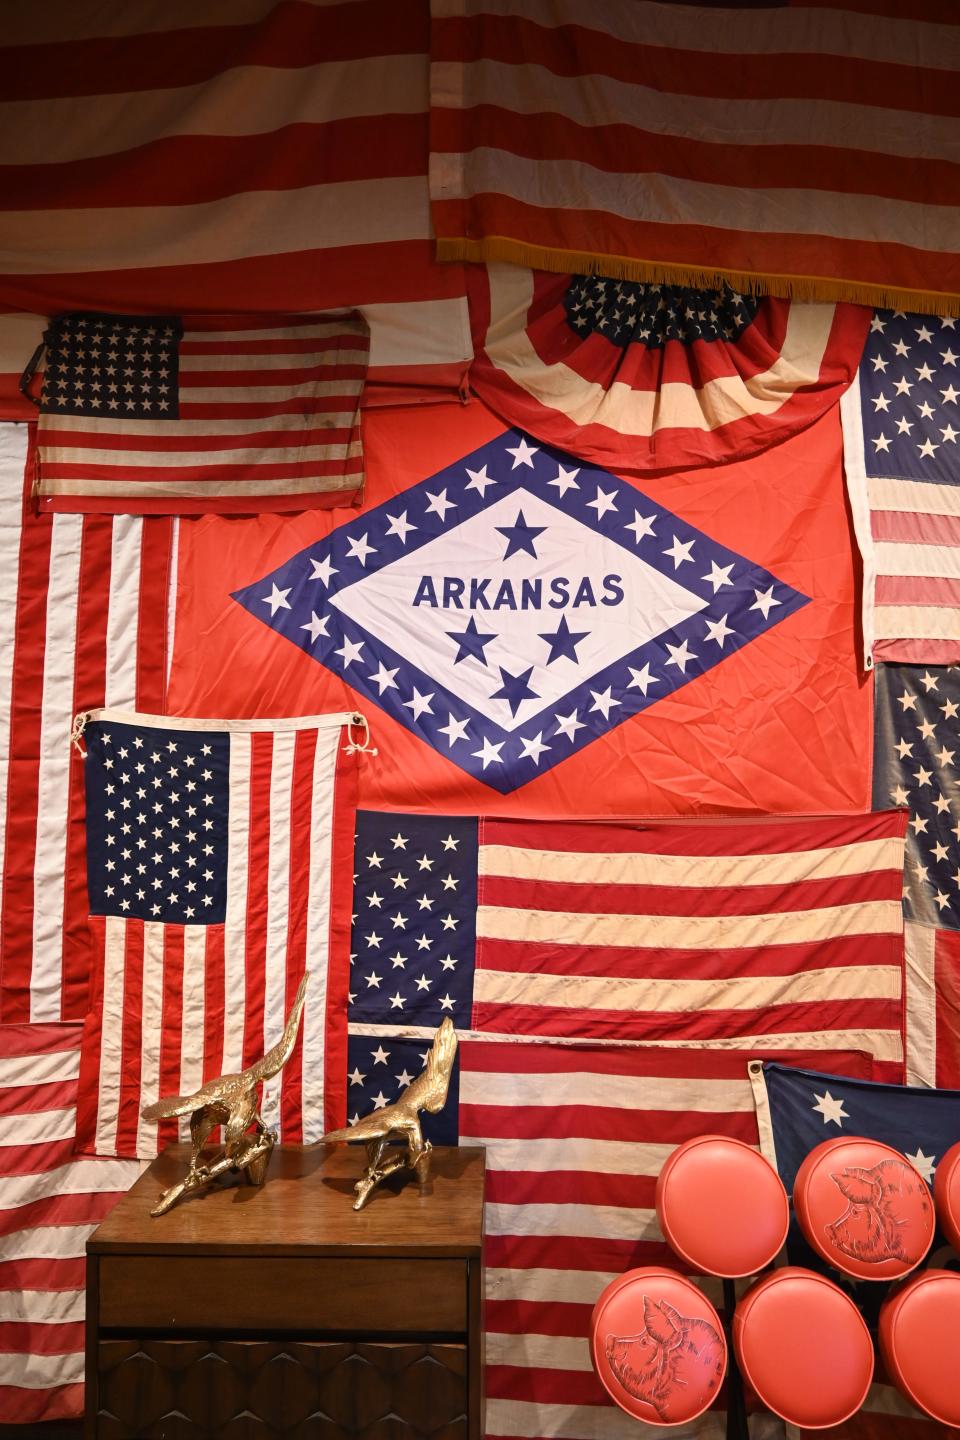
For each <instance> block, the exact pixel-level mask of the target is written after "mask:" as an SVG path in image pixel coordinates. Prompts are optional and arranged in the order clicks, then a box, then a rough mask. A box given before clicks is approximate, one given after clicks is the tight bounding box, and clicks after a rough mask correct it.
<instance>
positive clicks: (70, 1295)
mask: <svg viewBox="0 0 960 1440" xmlns="http://www.w3.org/2000/svg"><path fill="white" fill-rule="evenodd" d="M85 1300H86V1296H85V1295H84V1292H83V1291H82V1290H0V1323H8V1324H9V1323H10V1322H13V1323H14V1324H17V1325H71V1324H73V1325H76V1324H82V1323H83V1318H84V1313H85V1310H86V1305H85V1303H84V1302H85Z"/></svg>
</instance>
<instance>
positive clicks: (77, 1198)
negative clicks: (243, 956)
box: [0, 1024, 141, 1425]
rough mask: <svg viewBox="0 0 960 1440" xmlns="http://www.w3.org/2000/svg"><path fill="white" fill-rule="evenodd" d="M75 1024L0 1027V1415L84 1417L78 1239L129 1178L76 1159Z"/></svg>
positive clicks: (131, 1165) (129, 1167)
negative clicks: (74, 1149)
mask: <svg viewBox="0 0 960 1440" xmlns="http://www.w3.org/2000/svg"><path fill="white" fill-rule="evenodd" d="M82 1028H83V1027H82V1026H81V1025H79V1024H73V1025H44V1024H37V1025H29V1024H28V1025H3V1026H0V1418H2V1420H3V1421H5V1422H7V1423H10V1424H15V1425H27V1424H33V1423H36V1422H39V1421H46V1420H60V1419H67V1418H74V1417H77V1416H80V1415H82V1414H83V1351H84V1293H85V1272H86V1259H85V1250H86V1243H87V1238H88V1236H90V1235H91V1234H92V1233H93V1231H94V1230H95V1229H96V1227H97V1225H99V1223H100V1221H101V1220H103V1219H104V1217H105V1216H106V1215H108V1214H109V1213H110V1211H111V1210H112V1209H113V1207H114V1205H115V1204H116V1203H117V1201H118V1200H119V1199H120V1197H121V1195H122V1194H123V1193H124V1191H126V1190H128V1189H129V1187H130V1186H131V1185H132V1184H133V1182H134V1180H136V1178H137V1176H138V1175H139V1173H140V1170H141V1166H140V1165H139V1164H138V1163H137V1162H136V1161H131V1160H96V1159H89V1158H81V1159H77V1158H76V1157H75V1156H74V1153H73V1142H74V1132H75V1129H76V1107H77V1073H78V1070H79V1067H80V1036H81V1031H82Z"/></svg>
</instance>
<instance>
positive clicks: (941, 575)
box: [841, 310, 960, 668]
mask: <svg viewBox="0 0 960 1440" xmlns="http://www.w3.org/2000/svg"><path fill="white" fill-rule="evenodd" d="M957 326H958V321H957V320H956V318H954V317H952V316H948V315H915V314H907V313H905V312H904V311H902V310H896V311H894V310H877V311H876V312H875V314H874V316H873V319H872V321H871V325H870V333H869V335H868V336H867V344H866V347H865V349H864V353H863V359H862V360H861V362H860V369H859V373H858V375H857V379H856V380H855V382H854V384H853V385H852V386H851V387H850V389H849V390H848V391H847V392H846V394H845V395H844V397H843V399H842V401H841V415H842V419H843V452H844V466H845V469H846V473H847V486H848V489H849V492H850V502H851V507H852V509H853V519H854V526H855V529H856V535H857V541H858V544H859V546H860V551H861V554H862V556H863V570H864V583H863V634H864V651H865V656H866V664H867V666H868V668H869V666H870V665H872V664H873V663H874V661H876V660H899V661H906V662H908V663H912V664H923V663H927V664H934V665H936V664H947V663H949V662H951V661H954V660H957V659H960V444H958V441H960V364H958V362H960V333H958V329H957Z"/></svg>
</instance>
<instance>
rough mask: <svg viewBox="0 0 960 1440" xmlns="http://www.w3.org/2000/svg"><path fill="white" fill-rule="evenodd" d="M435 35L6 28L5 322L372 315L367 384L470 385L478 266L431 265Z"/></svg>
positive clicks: (404, 25) (268, 8)
mask: <svg viewBox="0 0 960 1440" xmlns="http://www.w3.org/2000/svg"><path fill="white" fill-rule="evenodd" d="M429 23H430V22H429V11H428V5H427V0H406V3H404V4H402V5H398V4H397V3H396V0H340V3H331V4H327V3H313V0H283V3H280V4H277V3H276V0H249V3H247V4H244V5H242V6H240V7H237V6H233V5H229V4H219V3H218V4H216V5H214V6H211V5H204V6H203V7H201V8H199V9H198V7H197V6H195V5H193V4H190V3H189V0H147V3H143V4H140V5H137V6H135V7H133V6H130V7H123V8H121V9H120V10H116V11H110V12H104V11H103V10H102V9H101V8H99V7H97V6H93V7H90V6H79V7H78V6H76V5H73V4H71V3H70V0H50V3H48V4H46V5H44V7H43V9H42V13H41V11H39V10H31V11H26V10H24V11H23V12H22V13H21V14H20V15H18V16H17V17H12V18H11V23H10V24H8V25H6V26H5V27H4V33H3V37H2V38H3V46H2V48H0V70H2V72H3V74H4V76H5V84H4V92H3V99H2V103H0V121H2V124H0V134H2V136H3V140H2V142H0V175H2V179H3V184H2V186H0V196H2V198H0V206H2V209H3V212H4V215H3V224H2V227H0V228H2V232H3V239H2V241H0V305H2V306H4V307H6V308H8V309H9V310H20V311H24V312H33V313H34V314H40V315H54V314H58V313H60V312H61V311H64V310H78V309H81V308H82V309H102V310H108V311H115V312H123V313H129V312H132V311H136V312H142V313H148V314H155V313H156V312H158V311H160V312H163V313H169V314H183V313H186V312H192V313H197V312H201V313H202V312H224V313H228V312H238V311H239V312H246V313H260V314H263V313H266V314H284V313H287V314H299V313H301V312H303V311H329V310H332V309H336V308H340V307H346V308H350V307H354V308H356V307H359V308H362V309H363V312H364V315H365V318H366V319H367V321H368V324H369V326H370V330H371V336H372V354H371V365H372V367H373V373H372V377H371V378H372V379H374V380H375V381H378V382H379V381H387V382H390V383H391V384H400V385H402V386H404V387H406V388H407V390H408V391H409V392H410V396H411V398H421V397H422V396H423V395H424V394H426V393H428V392H429V391H430V390H431V389H433V390H435V389H437V388H441V389H446V390H448V391H449V390H450V389H453V390H456V389H458V388H459V386H460V384H461V382H462V378H463V375H464V372H465V370H466V367H467V364H468V362H469V359H470V353H471V351H470V335H469V325H468V322H467V313H466V301H465V282H464V275H463V269H462V267H461V266H459V265H438V264H437V263H436V262H435V261H434V259H433V246H432V238H431V229H430V215H429V202H428V197H427V163H428V162H427V155H428V140H427V124H428V122H427V111H428V103H429V101H428V49H429ZM171 77H175V78H173V79H172V78H171ZM21 323H22V322H21ZM3 328H4V327H3V317H2V316H0V336H2V333H3ZM6 348H7V347H6V345H5V344H2V343H0V354H5V353H6ZM31 350H32V346H25V347H24V351H23V354H22V360H21V368H22V365H23V364H25V363H26V360H27V359H28V358H29V355H30V353H31ZM3 368H4V369H6V365H5V364H4V366H3ZM8 373H9V372H8ZM397 398H398V396H397V393H396V392H394V401H396V399H397ZM9 399H10V395H9V394H8V395H7V396H3V395H0V404H3V403H4V402H8V401H9ZM2 413H4V414H7V413H10V411H9V410H8V409H7V408H4V409H3V411H2ZM13 413H14V414H15V415H16V414H22V413H23V412H22V410H20V411H16V410H15V411H14V412H13Z"/></svg>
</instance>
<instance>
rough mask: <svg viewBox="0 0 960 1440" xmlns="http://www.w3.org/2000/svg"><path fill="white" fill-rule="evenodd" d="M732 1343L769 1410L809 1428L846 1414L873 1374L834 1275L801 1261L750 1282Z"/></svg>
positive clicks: (863, 1338)
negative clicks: (820, 1272) (802, 1266)
mask: <svg viewBox="0 0 960 1440" xmlns="http://www.w3.org/2000/svg"><path fill="white" fill-rule="evenodd" d="M733 1348H734V1351H735V1353H736V1356H737V1360H738V1361H739V1364H740V1369H741V1370H742V1372H743V1374H744V1377H745V1378H746V1380H747V1381H748V1382H749V1384H750V1385H751V1387H752V1388H753V1389H754V1390H755V1391H756V1393H757V1395H758V1396H759V1398H760V1400H761V1401H762V1402H763V1404H764V1405H766V1407H767V1409H768V1410H772V1411H773V1412H774V1414H775V1415H779V1416H780V1418H781V1419H782V1420H786V1421H787V1422H788V1423H789V1424H792V1425H800V1426H803V1427H804V1428H806V1429H808V1430H824V1429H826V1428H827V1427H828V1426H830V1425H839V1424H840V1423H841V1422H842V1421H844V1420H847V1419H849V1417H850V1416H851V1415H853V1414H854V1413H855V1412H856V1411H857V1410H859V1408H860V1406H861V1405H862V1404H863V1402H864V1399H865V1398H866V1394H867V1391H868V1390H869V1388H870V1382H871V1380H872V1379H873V1345H872V1343H871V1340H870V1332H869V1331H868V1329H867V1327H866V1325H865V1324H864V1321H863V1317H862V1315H861V1314H860V1312H859V1310H858V1309H857V1307H856V1306H855V1305H854V1303H853V1301H852V1300H850V1299H849V1298H848V1297H847V1296H846V1295H844V1293H843V1291H842V1290H840V1289H839V1288H838V1287H837V1286H836V1285H834V1284H833V1282H832V1281H831V1280H827V1279H826V1278H825V1277H824V1276H822V1275H816V1274H814V1272H813V1271H812V1270H801V1269H800V1268H799V1266H793V1265H789V1266H786V1267H784V1269H782V1270H774V1271H773V1272H772V1273H771V1274H769V1275H765V1276H764V1277H763V1278H762V1279H761V1280H758V1281H757V1282H756V1284H755V1285H751V1287H750V1289H749V1290H748V1291H747V1293H746V1295H745V1296H744V1297H743V1299H742V1300H741V1301H740V1303H739V1304H738V1306H737V1308H736V1310H735V1311H734V1314H733Z"/></svg>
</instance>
